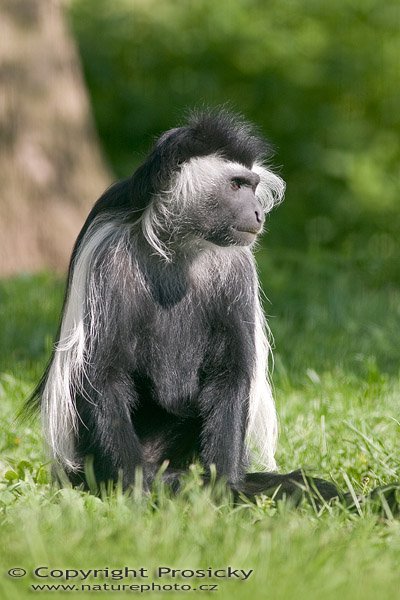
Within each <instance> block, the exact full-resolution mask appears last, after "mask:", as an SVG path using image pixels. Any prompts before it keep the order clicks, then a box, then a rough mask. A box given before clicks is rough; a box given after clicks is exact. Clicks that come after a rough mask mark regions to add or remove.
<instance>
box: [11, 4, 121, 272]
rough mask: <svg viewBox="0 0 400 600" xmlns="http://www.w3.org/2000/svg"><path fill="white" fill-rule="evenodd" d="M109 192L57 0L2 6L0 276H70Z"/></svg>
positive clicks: (75, 56) (106, 174)
mask: <svg viewBox="0 0 400 600" xmlns="http://www.w3.org/2000/svg"><path fill="white" fill-rule="evenodd" d="M109 183H110V173H109V172H108V170H107V168H106V166H105V164H104V162H103V159H102V156H101V153H100V150H99V144H98V139H97V136H96V133H95V129H94V126H93V121H92V118H91V114H90V108H89V102H88V98H87V94H86V90H85V84H84V81H83V78H82V73H81V68H80V63H79V59H78V56H77V52H76V49H75V46H74V43H73V41H72V38H71V35H70V33H69V31H68V28H67V26H66V22H65V17H64V15H63V9H62V4H61V2H60V1H59V0H1V4H0V275H2V276H4V275H11V274H14V273H19V272H32V271H37V270H40V269H52V270H56V271H59V272H62V271H64V270H65V268H66V266H67V264H68V258H69V255H70V253H71V249H72V245H73V242H74V239H75V237H76V235H77V233H78V231H79V229H80V227H81V226H82V224H83V221H84V219H85V216H86V215H87V213H88V211H89V209H90V206H91V205H92V204H93V202H94V201H95V200H96V198H97V197H98V196H99V195H100V193H101V192H102V191H103V190H104V188H105V187H106V186H107V185H108V184H109Z"/></svg>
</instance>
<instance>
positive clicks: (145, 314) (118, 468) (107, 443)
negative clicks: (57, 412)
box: [30, 111, 339, 499]
mask: <svg viewBox="0 0 400 600" xmlns="http://www.w3.org/2000/svg"><path fill="white" fill-rule="evenodd" d="M267 152H268V146H267V144H266V143H265V142H264V141H263V140H262V139H261V137H260V136H258V135H257V133H256V132H255V131H254V130H253V128H252V127H251V126H250V125H248V124H247V123H245V122H243V121H242V120H241V119H238V118H237V117H235V116H233V115H231V114H230V113H228V112H226V111H209V112H203V113H198V114H194V115H192V116H191V117H190V119H189V122H188V124H187V125H185V126H184V127H179V128H176V129H172V130H171V131H168V132H167V133H165V134H163V135H162V136H161V137H160V138H159V140H158V141H157V142H156V144H155V146H154V148H153V150H152V151H151V152H150V154H149V156H148V158H147V159H146V160H145V162H144V163H143V164H142V165H141V166H140V167H139V168H138V169H137V171H136V172H135V173H134V174H133V175H132V177H130V178H128V179H126V180H124V181H121V182H118V183H116V184H115V185H113V186H112V187H110V188H109V189H108V190H107V191H106V192H105V193H104V194H103V195H102V197H101V198H100V199H99V200H98V201H97V203H96V204H95V206H94V207H93V209H92V211H91V212H90V214H89V216H88V218H87V220H86V223H85V224H84V226H83V229H82V231H81V233H80V234H79V237H78V239H77V242H76V244H75V247H74V250H73V253H72V258H71V264H70V269H69V275H68V288H67V292H66V299H65V302H64V309H63V314H64V315H65V312H66V310H67V304H68V301H69V300H70V297H71V295H72V294H73V293H74V290H73V289H72V288H73V286H72V280H73V275H74V269H75V268H76V266H77V261H78V258H79V253H80V252H81V250H82V249H84V247H85V244H87V243H88V237H87V235H89V233H90V227H91V226H93V224H95V223H99V222H100V219H101V222H105V223H108V222H114V223H116V224H117V225H116V227H118V228H121V231H122V227H124V226H127V225H130V224H135V223H138V222H139V220H140V218H141V216H142V215H143V212H144V211H145V210H146V208H147V207H148V206H149V205H150V204H151V203H152V202H153V198H154V197H155V195H156V194H158V193H159V192H160V190H163V189H165V187H166V186H168V183H169V182H170V181H171V178H172V177H173V175H174V174H176V173H179V170H180V167H181V165H182V164H183V163H185V162H187V161H188V160H189V159H190V158H192V157H197V156H208V155H210V154H215V153H217V154H218V155H219V156H221V157H223V158H225V159H227V160H230V161H233V162H236V163H240V164H242V165H244V167H247V168H248V169H250V168H251V167H252V165H253V163H254V162H255V161H261V160H262V159H263V158H264V157H265V154H266V153H267ZM199 209H200V207H199ZM118 241H119V238H118V236H117V237H114V238H111V237H110V239H107V240H105V241H104V242H102V243H101V245H100V246H99V248H98V250H97V251H96V255H95V256H94V258H93V260H92V261H91V262H90V268H89V271H88V274H87V280H86V288H85V289H87V290H89V289H90V286H93V289H94V290H95V294H93V297H91V298H90V302H91V303H92V304H91V305H90V306H89V296H88V295H87V296H86V297H85V299H84V301H85V307H86V308H85V311H84V312H85V316H84V327H85V338H86V340H87V341H90V343H91V346H90V352H89V350H86V351H85V352H86V354H85V369H84V372H82V374H81V375H82V377H81V380H80V381H79V385H78V384H76V382H75V383H74V382H71V384H70V385H71V394H72V396H73V404H74V407H75V410H76V411H77V414H78V415H79V417H78V419H77V431H76V432H75V433H74V440H75V441H74V446H75V453H76V459H77V462H78V469H69V468H68V466H66V467H65V470H66V472H67V475H68V476H69V478H70V480H71V481H72V482H73V483H74V484H80V483H83V484H84V485H86V484H87V481H86V476H85V470H84V468H85V463H86V461H87V459H88V457H89V458H91V460H92V465H93V471H94V475H95V478H96V480H97V482H107V481H109V480H111V481H114V482H115V481H117V480H118V478H119V477H122V480H123V485H124V487H125V488H128V487H129V485H130V484H132V483H133V482H134V480H135V472H136V469H137V468H138V467H141V468H142V469H143V471H144V477H145V484H146V486H147V487H148V486H150V485H151V482H152V480H153V478H154V475H155V473H156V472H157V470H158V469H159V467H160V466H161V465H162V464H163V462H164V461H165V460H167V461H169V466H168V469H167V472H166V473H165V475H164V477H165V479H166V481H167V482H169V483H171V485H173V486H175V487H176V486H177V485H179V478H180V476H181V473H182V470H185V469H187V467H188V466H189V465H190V463H191V462H192V461H194V460H200V462H201V463H202V464H203V465H204V467H205V469H206V472H207V469H208V468H209V466H210V465H212V464H214V465H215V467H216V471H217V474H218V476H219V477H222V478H224V479H225V480H226V481H227V482H229V484H230V485H231V487H232V489H233V490H234V491H235V493H237V494H241V493H244V494H246V495H248V496H254V495H255V494H257V493H260V492H265V493H271V494H272V493H276V492H277V490H278V491H279V494H280V495H285V494H286V495H290V496H298V495H299V494H301V492H300V491H299V490H301V488H302V484H304V481H305V480H304V477H303V475H302V474H301V473H300V472H294V473H290V474H288V475H281V474H277V473H252V474H246V469H247V468H248V456H247V453H246V450H245V432H246V427H247V422H248V413H249V406H248V399H249V389H250V384H251V379H252V377H253V368H254V360H255V359H254V356H255V330H254V322H255V316H254V315H255V297H256V294H257V289H256V286H257V282H256V280H255V278H254V269H253V265H252V263H251V261H250V259H249V257H248V255H246V254H240V253H237V254H234V253H233V254H232V255H231V256H230V255H229V256H230V258H229V260H225V262H223V261H222V262H220V263H218V262H217V263H215V257H214V259H213V261H214V262H210V266H209V269H208V271H207V269H205V270H204V273H203V274H202V280H201V281H200V283H199V282H197V283H196V282H195V281H194V278H193V273H192V270H191V269H192V267H193V265H195V263H196V260H197V259H198V253H199V250H198V248H197V247H194V248H193V252H192V253H190V252H189V253H188V252H185V253H182V254H181V255H179V254H176V255H175V257H174V260H172V261H171V262H166V261H165V260H163V259H162V258H161V257H160V256H157V255H155V253H154V250H153V249H152V248H151V247H150V246H149V244H148V242H147V240H146V239H145V237H144V236H143V233H142V231H141V229H140V228H139V227H135V226H133V227H132V229H130V230H129V237H128V238H127V240H126V241H125V242H124V244H122V246H121V248H119V246H118ZM203 280H204V281H203ZM88 293H89V292H87V294H88ZM94 329H95V330H96V336H95V337H94V339H90V338H91V336H92V333H91V332H92V331H93V330H94ZM59 336H60V331H59ZM88 343H89V342H88ZM54 357H55V354H53V357H52V359H51V361H50V364H49V367H48V369H47V370H46V372H45V374H44V376H43V378H42V380H41V382H40V383H39V385H38V387H37V389H36V390H35V392H34V394H33V395H32V398H31V400H30V407H31V408H32V407H33V408H35V407H37V406H39V404H40V403H41V400H42V397H43V395H44V392H45V389H46V385H47V384H48V380H49V377H50V366H51V364H52V362H53V361H54ZM55 401H56V400H55ZM205 477H207V475H206V476H205ZM310 482H311V485H309V489H314V488H316V489H317V492H318V494H320V496H321V497H322V498H324V499H329V498H332V497H334V496H337V495H339V492H338V490H337V489H336V488H335V486H333V485H332V484H330V483H329V482H324V481H321V480H318V479H315V480H309V482H308V483H309V484H310Z"/></svg>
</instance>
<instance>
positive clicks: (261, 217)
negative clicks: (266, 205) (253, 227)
mask: <svg viewBox="0 0 400 600" xmlns="http://www.w3.org/2000/svg"><path fill="white" fill-rule="evenodd" d="M255 213H256V219H257V223H260V224H261V223H262V222H263V220H264V215H263V213H262V212H261V211H260V210H258V209H257V210H256V211H255Z"/></svg>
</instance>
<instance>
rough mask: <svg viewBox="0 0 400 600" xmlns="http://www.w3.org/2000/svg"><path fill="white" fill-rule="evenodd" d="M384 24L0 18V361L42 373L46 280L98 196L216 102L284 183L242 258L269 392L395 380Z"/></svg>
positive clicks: (393, 102) (168, 5)
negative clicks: (246, 131)
mask: <svg viewBox="0 0 400 600" xmlns="http://www.w3.org/2000/svg"><path fill="white" fill-rule="evenodd" d="M399 11H400V8H399V3H398V1H397V0H385V1H383V2H382V0H333V1H332V2H329V3H325V2H320V1H319V0H287V1H285V2H282V1H281V0H235V1H234V2H233V1H232V0H218V2H216V1H215V0H192V1H191V2H177V1H176V0H162V1H160V0H113V2H109V0H69V1H63V2H59V1H56V0H1V3H0V23H1V25H0V27H1V32H0V33H1V35H0V39H1V42H0V44H1V46H0V60H1V67H0V81H1V89H0V118H1V122H0V140H1V148H0V178H1V181H2V185H1V189H2V191H1V199H0V226H1V233H0V235H1V241H0V274H1V276H3V277H4V278H6V279H5V280H4V281H3V284H2V287H1V294H2V298H3V304H2V306H3V308H0V310H1V311H2V314H0V316H1V317H2V319H3V320H2V322H3V331H2V335H1V342H0V343H1V346H2V349H1V352H0V355H1V357H2V360H3V363H4V364H5V365H8V366H10V368H11V369H12V368H14V365H15V364H16V363H15V360H16V359H18V360H24V361H25V362H27V363H29V364H31V363H32V361H33V362H35V361H36V363H35V364H37V361H38V360H39V364H40V363H41V361H42V360H43V357H44V356H45V355H46V352H47V351H48V348H49V346H50V344H51V342H50V341H49V340H51V337H52V334H53V332H54V327H55V323H56V315H57V314H58V312H59V308H60V302H61V294H62V287H63V284H62V279H60V278H58V277H57V276H54V275H51V273H53V272H55V273H58V274H59V275H60V274H61V275H62V274H63V273H65V269H66V265H67V261H68V256H69V254H70V251H71V248H72V244H73V240H74V237H75V236H76V234H77V233H78V231H79V228H80V226H81V225H82V223H83V220H84V218H85V215H86V214H87V212H88V210H89V208H90V206H91V205H92V204H93V202H94V201H95V200H96V198H97V197H98V196H99V195H100V193H101V192H102V190H103V189H104V188H105V187H106V186H107V185H108V184H109V183H110V182H111V181H112V180H113V179H115V178H119V177H122V176H126V175H129V174H130V173H131V172H132V171H133V170H134V169H135V167H136V166H137V165H138V164H139V162H140V160H141V158H142V157H143V156H144V155H145V153H146V151H147V150H148V148H149V146H150V145H151V143H152V140H153V139H154V137H155V136H156V135H158V134H159V133H160V132H161V131H163V130H165V129H167V128H170V127H172V126H175V125H176V124H177V123H179V122H180V121H181V120H182V116H183V115H184V113H185V111H186V110H187V109H188V108H189V107H194V106H202V105H207V106H214V105H216V104H225V103H228V104H229V105H230V106H231V108H233V109H234V110H237V111H239V112H241V113H243V114H244V115H245V117H247V118H248V119H250V120H252V121H254V122H255V123H256V124H257V125H258V126H259V127H260V129H261V131H262V132H263V133H264V135H265V136H266V137H267V138H268V139H269V140H270V141H271V143H272V145H273V147H274V149H275V155H274V157H273V159H272V162H273V164H274V165H275V166H276V169H277V170H278V172H279V173H280V174H281V175H282V177H283V178H284V179H285V180H286V182H287V194H286V199H285V202H284V204H282V205H281V206H280V207H279V208H277V209H276V211H274V212H273V214H272V215H271V216H270V218H269V221H268V228H267V229H268V231H267V234H266V235H265V236H264V239H263V243H262V246H261V247H260V249H259V251H258V253H257V259H258V264H259V268H260V273H261V278H262V282H263V286H264V289H265V291H266V294H267V296H268V297H269V299H270V303H268V302H266V310H267V312H268V313H269V315H270V324H271V328H272V331H273V333H274V334H275V338H276V359H277V361H276V370H277V377H278V379H277V381H278V382H279V381H280V382H281V383H282V382H284V381H285V377H290V378H291V379H292V378H296V377H298V378H299V380H300V381H302V380H303V379H302V378H303V377H307V376H306V375H304V374H305V373H308V371H310V373H311V375H310V373H309V374H308V375H309V377H311V378H312V377H314V375H312V373H317V371H319V370H322V371H324V370H326V369H329V368H334V369H342V370H345V371H349V372H351V371H354V370H355V371H357V370H360V369H361V372H362V373H367V374H369V376H371V377H374V376H376V373H377V372H380V371H383V372H385V373H398V370H399V368H398V365H399V359H400V350H399V344H398V327H399V324H400V295H399V289H400V288H399V286H400V273H399V265H400V239H399V238H400V236H399V232H400V210H399V208H400V206H399V188H400V184H399V158H400V135H399V134H400V110H399V107H400V86H399V83H400V79H399V77H400V76H399V73H400V43H399V19H400V12H399ZM32 273H40V274H39V275H34V276H32V275H31V274H32ZM32 277H33V279H32ZM32 282H33V283H32ZM0 300H1V296H0ZM7 307H8V308H7ZM7 311H9V312H7ZM32 311H36V312H35V313H34V314H35V319H33V320H32V319H31V318H30V315H32ZM16 315H19V316H18V317H17V316H16ZM18 319H19V321H18ZM21 319H22V321H23V322H24V325H23V326H21V325H20V323H21ZM18 331H20V332H22V333H21V334H19V333H18ZM27 334H29V335H27ZM19 335H21V339H20V341H18V340H19ZM46 340H47V341H46ZM327 340H328V341H327ZM374 374H375V375H374Z"/></svg>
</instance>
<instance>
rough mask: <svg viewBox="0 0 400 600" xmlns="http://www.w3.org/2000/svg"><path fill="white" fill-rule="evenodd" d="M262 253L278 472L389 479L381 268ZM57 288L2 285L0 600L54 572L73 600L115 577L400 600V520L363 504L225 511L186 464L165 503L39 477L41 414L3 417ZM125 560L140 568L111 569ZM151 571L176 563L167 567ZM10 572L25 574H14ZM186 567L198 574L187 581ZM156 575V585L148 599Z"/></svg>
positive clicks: (392, 374) (391, 414) (222, 500)
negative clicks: (181, 482)
mask: <svg viewBox="0 0 400 600" xmlns="http://www.w3.org/2000/svg"><path fill="white" fill-rule="evenodd" d="M258 262H259V267H260V273H261V277H262V280H263V284H264V289H265V290H266V292H267V295H268V297H269V301H267V300H265V309H266V312H267V314H268V315H269V323H270V326H271V329H272V332H273V334H274V338H275V343H274V345H275V350H274V355H275V366H274V375H273V379H274V386H275V394H276V400H277V407H278V412H279V416H280V430H281V431H280V443H279V451H278V456H277V458H278V463H279V465H280V468H281V470H282V471H286V470H291V469H293V468H296V467H298V466H300V465H302V466H304V467H307V469H308V470H310V471H312V472H313V473H315V474H318V475H320V476H324V477H326V478H332V479H333V480H335V481H336V482H337V483H338V484H339V485H340V486H342V487H343V488H346V489H349V488H350V489H352V490H354V491H355V492H356V493H357V494H358V493H368V491H369V490H371V489H372V488H373V487H375V486H376V485H381V484H385V483H389V482H393V481H396V480H397V479H400V477H399V466H398V465H399V463H398V452H397V448H398V446H399V444H398V441H399V439H400V423H399V420H398V419H399V418H400V417H399V410H398V406H399V395H400V383H399V365H400V344H399V331H400V285H399V283H398V281H397V282H396V280H395V277H394V275H393V273H395V269H394V267H393V265H392V264H386V263H384V262H382V263H379V261H377V260H372V259H371V257H369V256H368V255H367V254H365V255H362V254H361V255H360V257H352V258H351V259H350V258H348V259H345V258H343V256H335V255H333V254H329V255H328V254H320V253H318V252H313V253H309V254H307V255H304V254H303V255H299V254H294V253H291V252H287V251H282V250H279V249H274V250H273V251H267V250H265V249H262V250H260V251H259V252H258ZM62 291H63V284H62V282H61V281H60V280H58V279H57V278H55V277H54V276H50V275H39V276H34V277H33V276H21V277H18V278H15V279H12V280H7V281H3V282H0V331H1V336H0V397H1V409H0V410H1V413H0V414H1V421H0V447H1V451H2V452H1V454H2V458H1V463H0V511H1V515H0V519H1V521H0V527H1V530H0V531H1V563H2V565H1V570H2V576H1V578H0V586H1V587H0V594H1V598H20V597H21V598H23V597H25V596H26V597H31V585H32V584H34V585H38V584H39V585H43V584H55V585H58V584H60V583H61V584H65V583H67V584H68V585H71V586H75V587H74V595H75V597H77V596H78V594H79V596H81V595H84V593H83V592H82V591H81V589H82V588H81V586H82V585H92V586H94V587H93V588H92V591H98V590H99V591H100V589H101V591H102V593H103V594H107V593H110V594H111V593H114V595H115V593H118V591H115V590H122V588H121V587H120V588H118V586H122V585H125V586H137V587H139V586H140V585H142V586H144V589H143V590H142V591H143V593H144V594H145V595H146V594H147V596H149V597H162V593H164V594H167V595H168V597H177V598H179V597H181V598H182V597H185V594H188V595H190V594H193V591H194V588H196V591H197V592H198V593H200V592H202V594H206V595H207V594H208V595H211V596H214V597H221V598H232V599H235V598H242V597H243V598H244V597H246V598H247V597H250V598H254V599H257V598H260V599H261V598H271V599H274V600H275V599H289V598H290V599H292V598H304V599H307V600H312V599H314V598H318V599H319V598H323V599H329V598H335V599H336V598H338V597H339V598H341V599H342V600H344V599H347V598H348V599H352V600H357V599H358V598H360V599H363V600H368V599H370V598H371V599H375V598H396V597H400V592H399V590H400V522H399V520H397V518H395V517H393V516H392V515H391V513H390V511H389V510H386V512H385V510H383V512H382V511H379V512H377V511H376V510H374V507H373V506H372V504H371V503H369V502H366V503H365V504H363V505H362V506H360V508H359V510H358V511H349V510H347V509H345V508H343V507H342V506H340V505H334V506H325V507H323V508H322V509H320V510H317V509H316V508H315V507H313V506H310V505H306V504H304V505H302V506H301V507H300V508H298V509H294V508H292V507H291V506H290V505H288V504H285V503H283V502H278V503H275V502H274V501H271V500H269V499H266V498H260V499H259V502H258V503H257V505H250V504H242V505H240V506H233V505H232V504H231V502H230V499H229V498H228V497H227V496H226V495H224V494H223V493H222V492H221V493H220V494H216V495H214V496H211V495H210V493H209V492H208V491H207V490H204V489H202V488H201V487H200V485H199V482H198V476H197V473H196V471H195V470H194V472H193V473H192V474H191V475H190V476H189V477H188V479H187V482H186V485H185V487H184V490H183V492H182V493H181V495H180V496H179V497H177V498H171V497H169V495H168V492H167V491H166V490H163V489H162V488H158V489H157V490H155V492H154V494H153V496H152V497H150V498H149V497H143V496H142V495H141V494H140V490H136V492H135V494H134V495H133V496H131V497H127V496H124V495H123V494H121V493H120V492H119V491H117V492H115V493H114V494H112V495H110V496H109V497H108V498H103V499H99V498H96V497H93V496H90V495H87V494H85V493H82V492H80V491H76V490H72V489H69V488H65V489H55V488H54V487H51V486H50V484H49V482H48V469H47V466H46V458H45V455H44V453H43V450H42V442H41V436H40V427H39V423H37V422H36V423H35V422H33V423H24V424H20V423H18V422H16V420H15V415H16V412H17V410H18V409H19V408H20V407H21V406H22V404H23V401H24V398H26V396H27V394H28V393H29V391H30V390H31V389H32V386H33V385H34V383H35V381H36V380H37V379H38V377H39V376H40V373H41V370H42V369H43V367H44V365H45V363H46V359H47V358H48V355H49V351H50V348H51V344H52V336H53V334H54V332H55V330H56V327H57V319H58V313H59V310H60V305H61V301H62ZM38 567H40V568H41V569H40V570H39V572H38V575H36V576H33V575H32V573H33V571H34V570H35V569H36V568H38ZM125 567H128V568H129V569H132V570H136V573H133V572H130V573H127V574H125V573H120V571H118V569H124V568H125ZM159 567H162V568H165V569H167V568H171V569H177V570H181V571H182V570H184V573H183V574H182V573H180V572H177V573H175V576H174V577H171V573H167V572H165V571H162V572H161V573H158V572H157V571H156V570H157V569H158V568H159ZM228 567H231V568H232V572H230V573H227V571H226V570H227V569H228ZM11 568H20V569H25V571H26V572H27V574H26V575H25V576H24V577H14V578H13V577H11V576H9V575H7V574H6V573H7V571H8V570H9V569H11ZM106 568H108V569H109V571H108V572H107V571H106V572H104V571H103V572H102V573H93V572H89V573H88V571H89V570H91V569H103V570H104V569H106ZM65 569H69V570H70V572H69V573H68V577H69V580H68V581H66V580H65V578H64V579H63V578H62V576H63V575H64V576H65ZM79 569H82V570H83V571H85V573H83V574H82V573H79ZM140 569H142V571H141V572H140ZM196 569H200V570H203V573H198V574H197V576H195V575H193V576H191V572H190V570H194V571H195V570H196ZM208 569H211V577H209V576H208V575H209V573H208V571H207V570H208ZM224 570H225V571H224ZM51 571H52V573H50V572H51ZM215 571H216V573H215ZM242 571H243V572H244V573H243V572H242ZM202 574H203V575H204V576H200V575H202ZM224 574H227V575H228V576H226V577H223V575H224ZM125 575H127V576H126V577H125ZM134 575H136V577H134ZM160 575H161V576H160ZM85 577H86V578H85ZM122 577H123V578H122ZM245 577H247V578H246V579H245ZM84 578H85V579H84ZM121 578H122V579H121ZM104 585H106V586H108V588H107V587H106V588H105V589H104ZM152 585H154V586H155V591H154V590H153V591H152V590H148V589H147V587H146V586H148V587H151V586H152ZM96 586H97V587H96ZM157 586H161V587H162V586H166V587H164V590H163V592H159V593H158V594H157V592H158V588H157ZM182 586H183V589H182ZM189 586H191V588H192V589H191V590H189ZM201 586H206V588H203V589H201ZM213 586H218V589H212V588H213ZM111 588H114V589H111ZM83 589H84V590H85V588H83ZM86 589H88V588H86ZM107 589H109V590H110V591H109V592H107ZM175 589H176V590H177V591H174V590H175ZM125 590H126V593H140V592H139V590H138V589H129V590H128V589H127V588H125ZM170 590H171V591H170ZM64 593H65V592H64ZM120 593H121V594H122V593H124V592H123V591H120ZM79 596H78V597H79Z"/></svg>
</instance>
